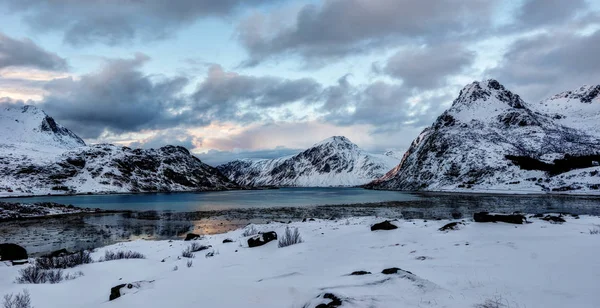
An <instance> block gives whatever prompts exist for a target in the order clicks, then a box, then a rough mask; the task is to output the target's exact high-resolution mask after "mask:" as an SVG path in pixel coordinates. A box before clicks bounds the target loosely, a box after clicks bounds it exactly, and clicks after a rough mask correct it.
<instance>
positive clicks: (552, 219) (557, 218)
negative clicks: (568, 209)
mask: <svg viewBox="0 0 600 308" xmlns="http://www.w3.org/2000/svg"><path fill="white" fill-rule="evenodd" d="M542 220H545V221H549V222H551V223H553V224H562V223H563V222H567V221H566V220H565V219H564V218H562V217H560V216H552V215H546V217H544V218H542Z"/></svg>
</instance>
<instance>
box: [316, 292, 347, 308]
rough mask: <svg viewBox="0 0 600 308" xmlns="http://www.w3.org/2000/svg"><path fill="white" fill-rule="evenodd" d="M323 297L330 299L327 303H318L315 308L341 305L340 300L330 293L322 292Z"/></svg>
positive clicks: (332, 307)
mask: <svg viewBox="0 0 600 308" xmlns="http://www.w3.org/2000/svg"><path fill="white" fill-rule="evenodd" d="M323 299H328V300H330V302H329V303H327V304H319V305H317V306H316V307H315V308H336V307H340V306H342V300H341V299H340V298H339V297H337V296H335V295H334V294H332V293H325V294H323Z"/></svg>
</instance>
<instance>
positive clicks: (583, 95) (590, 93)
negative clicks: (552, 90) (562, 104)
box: [549, 85, 600, 104]
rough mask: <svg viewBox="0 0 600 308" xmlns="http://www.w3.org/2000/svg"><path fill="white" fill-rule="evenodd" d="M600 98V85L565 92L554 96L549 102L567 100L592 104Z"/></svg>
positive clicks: (585, 86)
mask: <svg viewBox="0 0 600 308" xmlns="http://www.w3.org/2000/svg"><path fill="white" fill-rule="evenodd" d="M599 97H600V85H592V86H590V85H583V86H581V87H580V88H578V89H575V90H572V91H565V92H561V93H559V94H556V95H554V96H553V97H551V98H550V99H549V100H557V99H569V100H578V101H580V102H582V103H586V104H589V103H592V101H593V100H594V99H596V98H599Z"/></svg>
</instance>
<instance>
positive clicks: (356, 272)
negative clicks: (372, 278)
mask: <svg viewBox="0 0 600 308" xmlns="http://www.w3.org/2000/svg"><path fill="white" fill-rule="evenodd" d="M370 274H371V272H367V271H355V272H352V273H351V274H350V276H362V275H370Z"/></svg>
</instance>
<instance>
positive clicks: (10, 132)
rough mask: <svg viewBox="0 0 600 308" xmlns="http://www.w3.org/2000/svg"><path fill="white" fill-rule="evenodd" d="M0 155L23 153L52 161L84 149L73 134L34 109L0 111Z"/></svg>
mask: <svg viewBox="0 0 600 308" xmlns="http://www.w3.org/2000/svg"><path fill="white" fill-rule="evenodd" d="M0 135H1V137H0V155H2V156H4V155H11V154H12V155H20V154H26V155H27V156H29V157H33V158H38V159H52V158H53V157H54V156H55V155H57V154H60V153H62V152H64V151H65V150H70V149H75V148H78V147H82V146H85V142H83V140H81V138H79V137H78V136H77V135H75V134H74V133H73V132H71V131H70V130H68V129H67V128H65V127H63V126H62V125H60V124H58V123H56V121H54V119H53V118H51V117H49V116H48V115H47V114H46V113H45V112H44V111H42V110H41V109H39V108H37V107H35V106H30V105H28V106H23V107H4V108H2V109H0Z"/></svg>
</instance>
